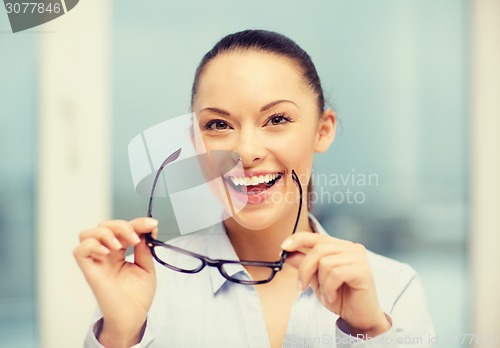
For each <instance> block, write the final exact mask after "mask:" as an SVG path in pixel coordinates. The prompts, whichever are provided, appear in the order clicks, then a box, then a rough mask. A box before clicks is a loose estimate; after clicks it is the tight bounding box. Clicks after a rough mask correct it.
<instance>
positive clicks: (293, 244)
mask: <svg viewBox="0 0 500 348" xmlns="http://www.w3.org/2000/svg"><path fill="white" fill-rule="evenodd" d="M322 242H329V243H332V244H333V245H338V248H339V249H341V246H342V245H343V244H344V243H347V242H348V241H344V240H342V239H337V238H334V237H331V236H325V235H322V234H319V233H311V232H296V233H294V234H293V235H292V236H290V237H288V238H287V239H285V241H284V242H283V243H282V244H281V248H282V249H284V250H287V251H295V250H299V249H301V248H314V246H316V244H318V243H322Z"/></svg>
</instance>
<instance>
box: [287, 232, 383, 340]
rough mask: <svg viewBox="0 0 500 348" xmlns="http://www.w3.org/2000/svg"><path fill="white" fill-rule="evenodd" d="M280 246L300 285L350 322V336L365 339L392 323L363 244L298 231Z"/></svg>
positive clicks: (375, 334) (380, 331)
mask: <svg viewBox="0 0 500 348" xmlns="http://www.w3.org/2000/svg"><path fill="white" fill-rule="evenodd" d="M281 247H282V248H283V249H284V250H286V251H288V252H290V253H291V254H289V256H288V257H287V259H286V262H287V263H288V264H290V265H291V266H293V267H295V268H297V269H298V287H299V288H300V289H301V290H304V289H305V288H306V287H307V286H308V285H310V286H311V287H312V289H313V290H314V292H315V293H316V295H317V296H318V298H319V299H320V301H321V302H322V303H323V305H324V306H325V307H326V308H328V309H329V310H330V311H332V312H333V313H335V314H337V315H338V316H339V317H341V318H342V319H343V320H344V321H345V322H346V323H347V324H348V325H349V331H350V332H349V333H350V334H351V335H363V336H364V337H365V338H368V337H374V336H377V335H379V334H381V333H383V332H385V331H387V330H388V329H389V328H390V327H391V324H390V322H389V321H388V319H387V317H386V316H385V314H384V312H383V311H382V309H381V308H380V306H379V304H378V301H377V294H376V291H375V283H374V281H373V276H372V272H371V268H370V265H369V263H368V257H367V254H366V249H365V247H364V246H363V245H361V244H358V243H353V242H350V241H346V240H342V239H337V238H334V237H330V236H325V235H321V234H318V233H310V232H297V233H295V234H294V235H293V236H291V237H289V238H287V239H286V240H285V241H284V242H283V244H282V245H281Z"/></svg>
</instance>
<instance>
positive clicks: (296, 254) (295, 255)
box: [285, 251, 306, 269]
mask: <svg viewBox="0 0 500 348" xmlns="http://www.w3.org/2000/svg"><path fill="white" fill-rule="evenodd" d="M305 256H306V255H305V254H304V253H301V252H300V251H292V252H289V253H288V256H287V257H286V259H285V262H286V263H288V264H289V265H290V266H292V267H294V268H297V269H298V268H299V266H300V263H301V262H302V260H303V259H304V257H305Z"/></svg>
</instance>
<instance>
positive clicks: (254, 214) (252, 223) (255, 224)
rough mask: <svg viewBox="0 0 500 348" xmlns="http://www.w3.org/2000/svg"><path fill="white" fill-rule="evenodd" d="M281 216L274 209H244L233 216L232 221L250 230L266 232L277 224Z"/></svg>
mask: <svg viewBox="0 0 500 348" xmlns="http://www.w3.org/2000/svg"><path fill="white" fill-rule="evenodd" d="M278 216H279V214H277V212H275V211H274V209H272V208H270V209H246V208H245V209H242V210H241V211H239V212H237V213H236V214H233V215H232V216H231V217H230V219H231V220H233V221H234V222H236V223H237V224H238V225H240V226H242V227H243V228H245V229H248V230H255V231H258V230H264V229H266V228H268V227H269V226H271V225H273V224H275V223H276V222H277V221H278V220H279V219H278Z"/></svg>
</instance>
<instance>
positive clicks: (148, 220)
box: [144, 218, 158, 227]
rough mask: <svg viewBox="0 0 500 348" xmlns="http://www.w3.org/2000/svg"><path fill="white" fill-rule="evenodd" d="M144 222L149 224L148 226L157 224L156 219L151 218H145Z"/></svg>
mask: <svg viewBox="0 0 500 348" xmlns="http://www.w3.org/2000/svg"><path fill="white" fill-rule="evenodd" d="M144 223H145V224H146V225H147V226H149V227H156V226H158V220H156V219H153V218H146V219H145V220H144Z"/></svg>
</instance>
